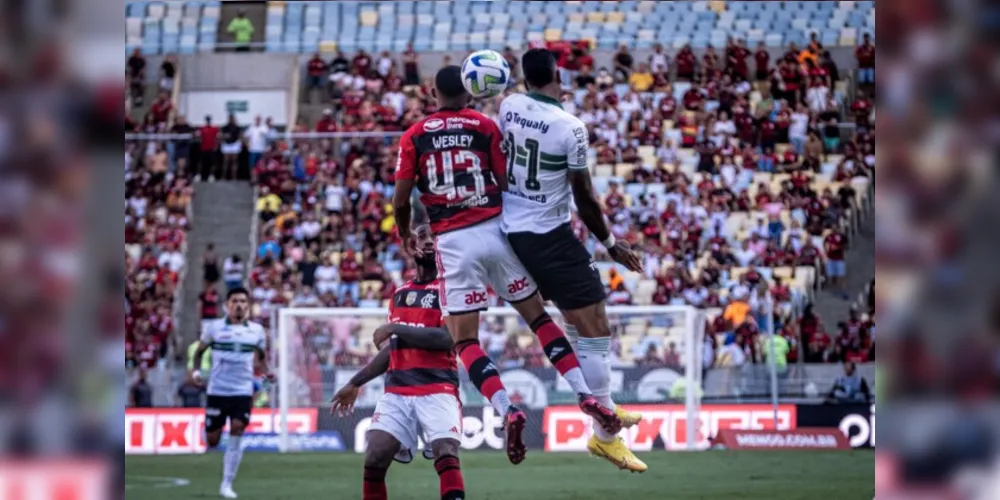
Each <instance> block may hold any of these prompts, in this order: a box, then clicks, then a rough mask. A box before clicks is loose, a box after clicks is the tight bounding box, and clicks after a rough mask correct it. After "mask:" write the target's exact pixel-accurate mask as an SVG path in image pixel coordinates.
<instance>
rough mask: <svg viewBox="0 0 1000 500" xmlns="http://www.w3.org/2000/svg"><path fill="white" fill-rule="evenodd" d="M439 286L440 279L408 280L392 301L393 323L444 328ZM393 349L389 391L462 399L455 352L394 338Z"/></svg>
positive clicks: (390, 356) (409, 394) (391, 342)
mask: <svg viewBox="0 0 1000 500" xmlns="http://www.w3.org/2000/svg"><path fill="white" fill-rule="evenodd" d="M439 283H440V280H434V281H431V282H428V283H416V282H413V281H408V282H406V283H404V284H403V285H402V286H400V287H399V288H398V289H397V290H396V293H394V294H393V296H392V300H391V301H389V322H390V323H396V324H401V325H408V326H416V327H424V328H440V327H441V326H443V325H444V318H443V317H442V315H441V305H440V302H439V301H438V297H439V292H440V285H439ZM390 349H391V350H390V351H389V370H388V371H387V372H386V375H385V392H389V393H393V394H400V395H403V396H426V395H429V394H441V393H444V394H454V395H455V396H456V397H457V396H458V362H457V360H456V358H455V353H454V351H429V350H426V349H418V348H416V347H413V346H411V345H408V344H407V343H406V342H405V341H403V340H402V339H399V338H398V337H393V338H392V340H391V341H390Z"/></svg>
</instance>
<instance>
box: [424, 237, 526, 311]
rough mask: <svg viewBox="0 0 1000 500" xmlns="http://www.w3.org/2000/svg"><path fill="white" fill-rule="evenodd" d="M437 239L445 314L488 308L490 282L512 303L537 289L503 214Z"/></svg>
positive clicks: (496, 290) (496, 291) (504, 298)
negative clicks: (507, 231) (509, 236)
mask: <svg viewBox="0 0 1000 500" xmlns="http://www.w3.org/2000/svg"><path fill="white" fill-rule="evenodd" d="M436 243H437V259H438V262H437V264H438V275H439V276H440V277H441V279H442V285H441V286H442V287H443V290H442V293H441V297H442V299H443V300H442V301H441V306H442V307H441V309H442V311H443V312H444V314H445V315H447V314H449V313H450V314H458V313H465V312H472V311H485V310H486V308H487V302H488V300H489V297H488V295H487V291H486V287H487V286H489V287H491V288H493V291H494V292H495V293H496V294H497V296H499V297H500V298H501V299H503V300H505V301H507V302H512V303H516V302H520V301H522V300H524V299H527V298H528V297H530V296H531V295H532V294H534V293H535V291H536V290H538V287H537V286H536V285H535V281H534V280H533V279H532V278H531V275H530V274H528V271H526V270H525V269H524V265H522V264H521V261H520V260H518V259H517V255H515V254H514V250H513V249H511V248H510V243H508V242H507V236H506V235H504V233H503V231H502V230H501V229H500V217H497V218H494V219H491V220H488V221H486V222H482V223H479V224H476V225H475V226H469V227H466V228H463V229H456V230H454V231H450V232H447V233H444V234H442V235H440V236H438V237H437V241H436Z"/></svg>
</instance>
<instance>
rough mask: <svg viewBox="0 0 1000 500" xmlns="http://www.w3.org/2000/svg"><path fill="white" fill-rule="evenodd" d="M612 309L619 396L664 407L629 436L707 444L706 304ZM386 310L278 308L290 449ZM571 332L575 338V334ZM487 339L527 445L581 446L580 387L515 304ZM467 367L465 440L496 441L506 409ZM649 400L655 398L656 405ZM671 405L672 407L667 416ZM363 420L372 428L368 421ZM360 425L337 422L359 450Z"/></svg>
mask: <svg viewBox="0 0 1000 500" xmlns="http://www.w3.org/2000/svg"><path fill="white" fill-rule="evenodd" d="M607 311H608V319H609V321H610V323H611V327H612V332H613V335H612V336H613V340H612V353H611V358H612V377H611V394H612V399H613V400H614V401H615V402H616V403H617V404H621V405H625V406H626V407H628V406H633V405H635V406H637V407H638V408H639V409H643V408H645V409H646V410H643V411H655V412H657V413H658V414H660V415H661V418H658V419H657V420H656V421H655V422H647V423H646V425H645V426H643V425H640V426H636V427H634V428H632V429H628V430H624V431H623V434H622V435H623V437H625V438H626V441H627V442H630V444H634V445H635V446H634V447H633V449H638V450H642V449H653V448H654V447H656V448H660V449H662V448H663V447H665V448H667V449H673V450H690V449H704V448H706V447H707V446H708V440H707V434H708V432H707V429H705V428H704V426H705V424H704V423H703V422H702V420H701V418H700V413H699V410H700V406H701V395H702V392H701V386H702V365H703V357H704V354H703V353H704V326H705V319H704V314H703V313H702V311H700V310H698V309H696V308H693V307H690V306H609V307H608V308H607ZM549 314H551V315H552V317H553V318H555V319H556V321H557V322H559V323H560V325H561V326H563V327H565V325H563V324H562V318H561V315H560V314H559V311H558V310H557V309H554V308H549ZM386 315H387V310H386V309H384V308H284V309H279V310H278V311H276V313H275V316H276V317H275V318H274V321H273V322H272V325H273V326H272V327H273V328H274V329H275V331H274V332H273V337H272V338H273V342H272V356H273V360H272V362H273V363H274V364H275V366H276V367H277V370H278V380H277V388H276V389H277V393H276V401H277V408H276V410H277V412H278V414H279V416H280V418H279V423H278V432H279V435H280V439H279V442H280V449H281V450H282V451H294V448H295V446H293V445H291V444H290V443H293V442H294V440H290V438H289V426H288V425H287V422H288V414H289V410H291V409H294V408H320V412H319V413H320V414H321V415H322V414H325V413H327V412H328V411H329V401H330V398H331V396H332V395H333V394H334V393H335V392H336V391H337V390H338V389H339V388H340V387H342V386H343V385H344V384H345V383H346V382H347V381H348V380H349V379H350V378H351V377H352V376H353V375H354V374H355V373H356V372H357V370H358V369H360V368H361V367H362V366H364V364H366V363H367V362H368V361H369V360H370V359H371V357H372V356H374V354H375V353H376V351H377V350H376V348H375V346H374V345H373V343H372V333H373V332H374V330H375V329H376V328H377V327H378V326H380V325H382V324H383V323H384V322H385V320H386ZM571 340H572V341H574V343H575V339H572V335H571ZM480 341H481V342H482V344H483V346H484V348H485V350H486V351H487V352H488V353H489V355H490V357H491V358H492V359H493V360H494V361H495V362H496V365H497V366H498V368H499V370H500V373H501V375H500V378H501V380H502V381H503V383H504V385H505V386H506V387H507V390H508V392H509V393H510V394H511V398H512V399H513V400H514V401H515V403H517V404H518V405H519V406H520V407H521V408H522V409H524V410H526V413H527V414H528V418H529V423H528V424H529V425H528V434H529V436H528V438H527V441H528V445H529V446H534V447H536V448H537V447H544V449H546V450H549V451H564V450H565V451H572V450H577V449H580V450H581V451H582V449H583V446H582V445H583V443H585V442H586V439H587V438H589V436H590V432H592V431H591V430H590V425H589V423H588V422H589V420H586V419H584V418H583V417H582V414H579V412H578V410H576V409H575V405H576V396H575V394H574V393H573V392H572V390H571V389H570V387H569V384H568V383H567V382H566V381H565V380H564V379H563V378H562V377H561V376H560V375H559V374H558V372H556V370H555V369H554V368H553V367H552V366H551V365H550V364H549V362H548V360H547V359H546V358H545V355H544V353H543V351H542V349H541V347H540V346H539V344H538V342H537V340H536V339H535V337H534V335H533V334H532V332H531V330H530V329H529V328H528V326H527V324H526V323H525V322H524V320H523V319H521V317H520V316H519V315H518V314H517V312H516V311H515V310H514V309H512V308H510V307H499V308H491V309H490V310H489V311H487V312H485V313H483V314H482V319H481V325H480ZM459 371H460V377H461V381H462V382H461V397H462V404H463V407H464V411H465V415H466V417H465V422H464V424H465V433H464V434H465V435H464V436H463V446H464V447H467V448H476V447H481V446H484V445H483V443H484V441H485V442H487V443H494V444H495V443H498V442H499V441H497V440H496V436H497V435H498V433H499V432H500V430H499V427H500V418H499V416H497V415H495V414H494V413H493V410H492V408H491V407H490V405H489V403H488V401H486V399H485V398H484V397H483V396H482V395H480V394H479V393H478V392H477V391H476V388H475V386H474V385H472V383H471V382H469V380H468V377H467V375H466V374H465V371H464V369H463V368H460V370H459ZM382 393H383V382H382V377H379V378H378V379H376V380H373V381H371V382H369V384H368V385H366V386H365V388H364V389H363V390H362V391H361V395H360V397H359V398H358V401H357V404H356V406H355V413H357V414H360V415H361V417H358V418H363V416H364V415H365V414H366V412H367V414H369V415H368V416H370V413H371V412H372V409H373V408H374V407H375V404H376V403H377V401H378V399H379V398H380V397H381V395H382ZM650 405H657V406H655V409H653V408H654V407H652V406H650ZM664 409H667V410H664ZM663 411H668V414H666V415H665V416H664V414H662V412H663ZM471 415H475V416H471ZM470 419H472V420H470ZM321 420H322V418H321ZM687 422H697V425H687ZM363 424H364V428H367V427H366V425H367V422H364V423H363ZM355 426H356V427H355V428H346V427H345V428H340V429H338V430H339V431H340V432H341V434H347V435H350V436H352V437H353V438H354V441H355V445H354V448H355V449H356V450H358V451H360V450H362V449H363V446H361V445H360V441H361V440H363V439H364V438H363V436H364V432H363V429H362V428H361V427H362V424H359V423H358V422H355ZM653 426H659V427H655V428H653ZM642 427H644V428H643V429H637V428H642ZM321 430H323V429H321ZM487 431H495V432H493V433H492V434H490V433H489V432H487ZM477 432H478V433H481V434H485V435H486V438H485V439H484V438H483V436H482V435H479V436H478V439H477V436H476V435H475V434H476V433H477ZM491 437H492V439H491ZM494 447H495V446H494Z"/></svg>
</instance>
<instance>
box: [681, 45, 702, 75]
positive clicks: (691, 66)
mask: <svg viewBox="0 0 1000 500" xmlns="http://www.w3.org/2000/svg"><path fill="white" fill-rule="evenodd" d="M676 61H677V79H678V80H687V81H689V82H693V81H694V72H695V66H697V64H698V58H697V57H696V56H695V55H694V52H692V51H691V46H690V45H685V46H684V48H682V49H681V51H680V52H678V53H677V58H676Z"/></svg>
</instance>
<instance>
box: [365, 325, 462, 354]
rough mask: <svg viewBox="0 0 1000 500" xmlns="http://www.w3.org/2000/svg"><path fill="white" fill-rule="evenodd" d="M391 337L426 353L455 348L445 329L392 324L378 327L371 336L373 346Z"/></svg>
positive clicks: (449, 334)
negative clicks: (426, 351) (373, 342)
mask: <svg viewBox="0 0 1000 500" xmlns="http://www.w3.org/2000/svg"><path fill="white" fill-rule="evenodd" d="M393 335H395V336H396V338H397V339H399V340H400V341H401V342H402V343H404V344H406V345H407V346H408V347H413V348H417V349H425V350H428V351H448V350H451V348H452V347H454V346H455V343H454V341H452V339H451V333H449V332H448V329H447V328H445V327H440V328H427V327H421V326H409V325H400V324H394V323H388V324H385V325H382V326H380V327H378V329H376V330H375V333H374V334H373V340H374V341H375V345H381V344H382V343H383V342H385V341H386V340H389V337H391V336H393Z"/></svg>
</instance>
